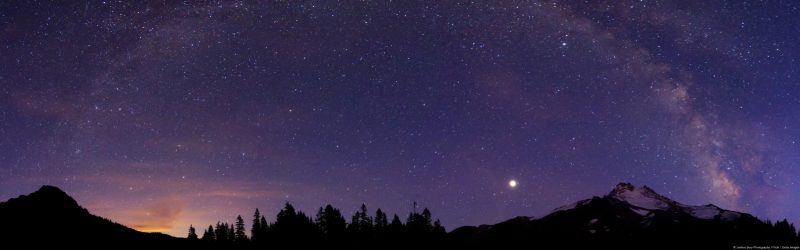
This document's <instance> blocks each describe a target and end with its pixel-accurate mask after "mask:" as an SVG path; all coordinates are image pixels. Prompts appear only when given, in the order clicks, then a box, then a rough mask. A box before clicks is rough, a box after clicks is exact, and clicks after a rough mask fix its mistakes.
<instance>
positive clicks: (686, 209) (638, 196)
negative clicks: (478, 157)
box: [551, 182, 742, 221]
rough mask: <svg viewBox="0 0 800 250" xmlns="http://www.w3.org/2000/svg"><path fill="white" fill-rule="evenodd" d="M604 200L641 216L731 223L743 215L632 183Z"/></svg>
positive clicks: (572, 205) (558, 209) (556, 210)
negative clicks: (683, 216)
mask: <svg viewBox="0 0 800 250" xmlns="http://www.w3.org/2000/svg"><path fill="white" fill-rule="evenodd" d="M604 198H609V199H614V200H617V201H620V202H623V203H626V204H628V205H629V206H630V210H631V211H633V212H635V213H637V214H639V215H641V216H649V215H652V213H653V212H654V211H663V212H683V213H686V214H688V215H691V216H692V217H695V218H698V219H704V220H712V219H717V218H719V219H720V220H723V221H730V220H735V219H737V218H739V217H740V216H741V215H742V213H739V212H734V211H730V210H725V209H722V208H720V207H717V206H715V205H712V204H708V205H704V206H692V205H684V204H681V203H680V202H677V201H674V200H671V199H669V198H667V197H665V196H663V195H660V194H658V193H656V192H655V191H654V190H653V189H651V188H650V187H647V186H642V187H636V186H634V185H632V184H630V183H624V182H623V183H619V184H617V186H616V187H614V189H613V190H612V191H611V192H610V193H608V195H606V196H605V197H604ZM590 200H591V199H586V200H581V201H578V202H575V203H572V204H569V205H565V206H562V207H558V208H556V209H554V210H553V211H552V212H551V213H556V212H559V211H566V210H570V209H574V208H576V207H579V206H581V205H584V204H587V203H588V202H589V201H590Z"/></svg>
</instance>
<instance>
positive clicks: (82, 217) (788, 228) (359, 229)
mask: <svg viewBox="0 0 800 250" xmlns="http://www.w3.org/2000/svg"><path fill="white" fill-rule="evenodd" d="M248 222H249V227H248V226H247V225H245V220H244V219H243V218H242V217H241V216H239V217H238V218H236V220H235V222H234V223H233V224H228V223H216V225H209V226H208V227H207V228H202V229H201V231H202V232H198V231H197V230H196V229H195V228H194V227H193V226H190V229H189V232H188V237H187V238H174V237H171V236H168V235H164V234H160V233H142V232H138V231H136V230H133V229H130V228H127V227H125V226H122V225H120V224H117V223H114V222H112V221H110V220H107V219H104V218H101V217H98V216H94V215H92V214H90V213H89V212H88V211H87V210H86V209H84V208H82V207H80V206H79V205H78V204H77V202H75V200H74V199H72V198H71V197H69V196H68V195H67V194H66V193H64V192H63V191H61V190H60V189H58V188H56V187H52V186H44V187H42V188H41V189H39V190H38V191H36V192H34V193H32V194H30V195H23V196H20V197H18V198H14V199H10V200H8V201H6V202H3V203H0V223H2V227H0V228H2V229H0V230H1V231H0V242H2V243H5V244H15V245H16V244H23V245H25V246H45V245H48V246H62V247H63V246H106V247H113V246H122V247H126V248H130V247H148V246H153V247H161V248H163V247H183V248H200V249H203V248H223V249H224V248H248V249H267V248H273V247H275V246H277V247H281V246H317V245H326V246H345V247H352V248H396V247H401V246H405V247H437V246H438V247H468V248H475V247H485V248H490V247H496V246H497V245H519V244H522V245H523V246H528V247H529V248H543V249H550V248H553V247H556V248H566V247H580V246H591V247H593V248H594V247H602V246H605V247H616V248H617V249H619V248H630V249H662V248H675V247H678V248H687V247H691V248H697V247H707V248H714V249H731V248H732V247H733V246H742V247H746V246H778V247H780V246H798V245H800V239H799V238H798V235H797V232H796V231H795V228H794V225H792V224H790V223H788V222H787V221H786V220H783V221H780V222H777V223H774V224H773V223H771V222H769V221H761V220H759V219H758V218H756V217H753V216H752V215H749V214H746V213H740V212H735V211H730V210H725V209H722V208H719V207H716V206H714V205H705V206H688V205H684V204H681V203H678V202H675V201H673V200H670V199H668V198H666V197H664V196H661V195H659V194H658V193H656V192H654V191H653V190H651V189H650V188H648V187H646V186H645V187H641V188H637V187H634V186H633V185H630V184H627V183H620V184H619V185H617V187H616V188H615V189H614V190H612V191H611V192H610V193H609V194H608V195H606V196H604V197H593V198H591V199H586V200H582V201H579V202H577V203H575V204H572V205H568V206H564V207H561V208H558V209H556V210H554V211H553V212H552V213H550V214H549V215H547V216H544V217H542V218H539V219H533V218H529V217H517V218H514V219H511V220H508V221H505V222H501V223H498V224H495V225H481V226H478V227H473V226H467V227H461V228H458V229H455V230H453V231H452V232H450V233H446V231H445V229H444V227H442V226H441V224H440V223H439V221H438V220H435V221H434V220H433V219H432V215H431V212H430V211H429V210H428V209H423V210H422V212H421V213H418V212H417V211H415V212H413V213H411V214H409V216H408V217H406V218H405V220H404V221H403V220H401V219H400V217H399V216H397V215H394V216H392V217H391V218H389V217H388V216H387V214H385V213H384V212H382V211H381V210H380V209H378V210H376V212H375V215H374V216H371V215H370V214H369V212H368V210H367V207H366V206H365V205H362V206H361V208H360V209H359V210H358V211H357V212H356V213H355V214H354V215H353V216H352V218H351V219H350V222H349V223H348V222H347V220H346V219H345V218H344V216H342V214H341V212H340V211H339V210H338V209H336V208H333V207H332V206H330V205H328V206H325V207H322V208H320V209H319V210H318V211H317V214H316V216H314V217H313V218H312V217H310V216H307V215H305V214H304V213H303V212H301V211H297V210H295V209H294V207H292V205H291V204H289V203H287V204H286V206H285V207H284V209H282V210H281V211H280V212H279V213H278V215H277V216H276V219H275V221H274V222H273V223H269V222H268V221H267V220H266V217H265V216H263V215H261V214H260V211H258V210H257V209H256V212H255V214H254V215H253V217H251V219H250V220H248Z"/></svg>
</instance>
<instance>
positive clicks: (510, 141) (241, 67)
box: [0, 0, 800, 236]
mask: <svg viewBox="0 0 800 250" xmlns="http://www.w3.org/2000/svg"><path fill="white" fill-rule="evenodd" d="M798 7H800V2H797V1H766V2H761V1H744V2H741V3H734V1H711V0H709V1H600V2H599V3H598V2H596V1H589V3H584V2H583V1H564V2H561V1H558V2H550V1H547V2H538V1H486V2H451V1H422V2H416V1H392V2H388V1H370V2H356V1H343V2H336V1H289V2H281V3H274V2H249V1H245V2H235V1H213V2H201V1H188V2H177V1H168V3H162V2H160V1H159V2H152V3H145V2H144V1H103V2H101V1H34V0H31V1H27V0H25V1H22V0H21V1H2V2H0V200H6V199H8V198H11V197H16V196H18V195H21V194H26V193H30V192H33V191H35V190H36V189H38V187H39V186H41V185H44V184H51V185H56V186H59V187H61V188H62V189H64V190H65V191H66V192H67V193H69V194H71V195H72V196H74V198H75V199H76V200H77V201H78V202H79V203H80V204H82V205H83V206H85V207H87V208H88V209H89V210H90V211H91V212H92V213H95V214H98V215H101V216H104V217H108V218H110V219H112V220H115V221H118V222H120V223H123V224H125V225H128V226H131V227H133V228H136V229H139V230H144V231H161V232H166V233H170V234H172V235H176V236H185V235H186V234H185V232H186V229H187V228H188V226H189V224H194V225H195V226H198V227H199V228H203V226H205V225H208V224H211V223H216V222H217V221H228V222H232V221H233V219H234V218H235V216H236V215H238V214H241V215H243V217H245V218H250V216H251V215H252V213H253V210H254V209H255V208H256V207H259V208H261V211H262V212H263V213H265V214H267V215H270V216H268V217H267V218H268V220H269V221H274V215H275V214H276V213H277V212H278V210H279V209H280V208H281V207H282V206H283V203H284V202H285V201H290V202H292V203H293V204H295V206H296V207H298V208H299V209H301V210H303V211H306V212H307V213H311V214H313V213H314V212H316V210H317V208H318V207H320V206H323V205H325V204H328V203H331V204H333V205H334V206H335V207H339V208H341V209H342V210H343V211H344V212H345V216H346V217H348V218H349V214H351V213H352V212H354V211H355V210H356V209H357V208H358V206H360V204H361V203H366V204H367V206H368V208H369V209H370V211H371V212H372V211H374V209H375V208H378V207H380V208H383V209H384V210H386V211H387V212H389V214H390V215H391V214H392V213H398V214H400V215H401V218H405V216H406V215H407V213H409V212H410V211H411V209H412V203H413V202H414V201H416V202H417V203H418V204H419V206H420V207H429V208H430V209H431V210H432V212H433V215H434V217H439V218H441V220H442V223H443V224H444V225H445V226H446V227H447V228H448V230H452V229H454V228H455V227H458V226H463V225H476V224H483V223H496V222H499V221H502V220H505V219H508V218H511V217H514V216H518V215H528V216H542V215H544V214H546V213H547V212H548V211H550V210H552V209H553V208H556V207H558V206H561V205H564V204H568V203H572V202H574V201H577V200H580V199H584V198H588V197H591V196H593V195H603V194H605V193H607V192H609V191H610V190H611V189H612V188H613V187H614V185H615V184H616V183H618V182H620V181H626V182H632V183H634V184H635V185H648V186H650V187H652V188H653V189H655V190H656V191H657V192H659V193H661V194H663V195H665V196H668V197H671V198H673V199H675V200H677V201H680V202H683V203H687V204H707V203H714V204H717V205H719V206H722V207H725V208H729V209H734V210H740V211H744V212H749V213H753V214H755V215H757V216H759V217H761V218H764V219H771V220H773V221H774V220H776V219H783V218H789V220H791V221H794V222H796V223H797V222H800V210H797V209H796V208H797V207H800V201H798V200H799V199H798V197H800V181H798V180H800V154H798V152H800V127H799V126H800V124H798V121H800V84H798V79H800V72H798V69H800V68H799V67H798V65H799V64H798V62H796V59H795V58H800V41H798V37H800V17H798V16H800V11H798ZM510 180H516V182H517V185H516V187H511V186H510V185H509V182H510ZM248 224H249V223H248ZM248 227H249V225H248Z"/></svg>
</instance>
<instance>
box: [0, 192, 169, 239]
mask: <svg viewBox="0 0 800 250" xmlns="http://www.w3.org/2000/svg"><path fill="white" fill-rule="evenodd" d="M0 222H2V226H0V236H1V237H2V238H1V240H0V242H5V243H8V242H15V243H24V244H25V245H26V246H36V245H54V244H62V245H72V246H75V245H85V246H92V245H105V244H106V243H114V245H118V244H125V245H126V246H137V245H150V244H165V245H168V244H176V243H178V242H179V241H180V240H179V239H177V238H174V237H171V236H169V235H166V234H161V233H143V232H139V231H136V230H133V229H131V228H128V227H125V226H123V225H120V224H118V223H115V222H113V221H111V220H108V219H105V218H102V217H99V216H95V215H92V214H90V213H89V211H87V210H86V209H85V208H83V207H81V206H80V205H78V203H77V202H76V201H75V200H74V199H73V198H72V197H70V196H69V195H67V194H66V193H64V191H61V189H59V188H57V187H53V186H43V187H41V188H40V189H39V190H38V191H36V192H33V193H31V194H29V195H22V196H19V197H17V198H12V199H10V200H8V201H6V202H2V203H0ZM45 233H46V234H45Z"/></svg>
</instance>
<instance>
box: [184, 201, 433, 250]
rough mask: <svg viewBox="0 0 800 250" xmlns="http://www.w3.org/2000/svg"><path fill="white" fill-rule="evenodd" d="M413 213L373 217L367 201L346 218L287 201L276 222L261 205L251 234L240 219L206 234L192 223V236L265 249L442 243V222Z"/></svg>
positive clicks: (211, 228)
mask: <svg viewBox="0 0 800 250" xmlns="http://www.w3.org/2000/svg"><path fill="white" fill-rule="evenodd" d="M414 208H415V209H414V211H413V212H411V213H410V214H409V215H408V217H406V218H405V221H403V220H401V219H400V216H398V215H397V214H394V215H393V216H392V217H391V219H390V218H389V217H388V215H387V214H386V213H385V212H383V211H382V210H381V209H380V208H379V209H377V210H375V213H374V216H373V215H371V214H370V213H369V211H368V210H367V206H366V205H365V204H362V205H361V208H360V209H359V210H358V211H356V212H355V214H353V216H352V217H351V219H350V221H349V222H347V220H346V219H345V217H344V216H343V215H342V213H341V211H340V210H339V209H337V208H334V207H333V206H331V205H330V204H328V205H326V206H324V207H320V208H319V210H318V211H317V214H316V216H314V217H313V218H312V217H311V216H308V215H306V214H305V213H303V212H302V211H298V210H296V209H295V208H294V206H292V204H290V203H289V202H287V203H286V204H285V206H284V208H283V209H281V210H280V212H278V214H277V216H276V219H275V221H274V222H272V223H269V222H267V220H266V218H265V217H264V215H263V214H261V212H260V211H259V209H257V208H256V210H255V213H254V214H253V217H252V220H251V227H250V230H249V231H250V236H248V235H247V233H246V227H245V223H244V219H243V218H242V216H241V215H239V216H237V217H236V221H235V223H234V224H228V223H222V222H217V224H216V225H209V226H208V228H206V229H204V231H203V234H202V236H199V235H198V234H197V230H196V229H195V228H194V226H193V225H190V226H189V235H188V237H187V238H188V239H189V240H190V241H194V242H197V243H205V244H209V245H234V246H240V247H262V246H267V245H288V244H291V245H315V244H326V245H352V246H364V247H368V246H369V245H370V244H377V243H378V242H396V243H397V244H399V245H410V244H417V243H419V244H438V243H443V241H444V240H445V237H446V235H447V232H446V230H445V228H444V227H443V226H442V224H441V222H440V221H439V220H438V219H436V220H434V219H433V217H432V215H431V212H430V210H428V209H427V208H425V209H423V210H422V212H421V213H420V212H417V211H416V203H414Z"/></svg>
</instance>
